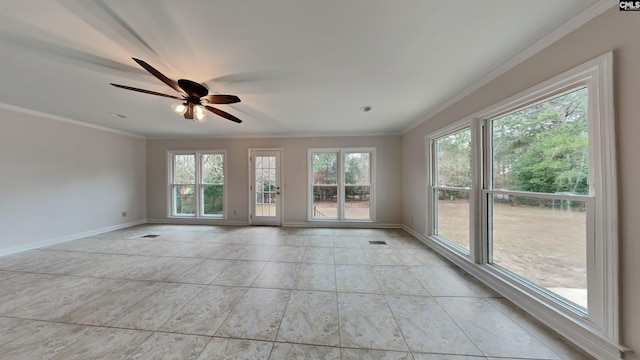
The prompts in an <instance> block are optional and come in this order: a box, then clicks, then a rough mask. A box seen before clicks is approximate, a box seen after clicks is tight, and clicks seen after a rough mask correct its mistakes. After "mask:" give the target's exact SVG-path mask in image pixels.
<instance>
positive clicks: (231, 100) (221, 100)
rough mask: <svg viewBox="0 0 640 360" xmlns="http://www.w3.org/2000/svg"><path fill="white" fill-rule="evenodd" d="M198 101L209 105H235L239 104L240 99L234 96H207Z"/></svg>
mask: <svg viewBox="0 0 640 360" xmlns="http://www.w3.org/2000/svg"><path fill="white" fill-rule="evenodd" d="M200 100H201V101H204V102H207V103H209V104H235V103H239V102H240V98H239V97H237V96H235V95H207V96H203V97H202V98H201V99H200Z"/></svg>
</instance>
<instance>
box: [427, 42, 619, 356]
mask: <svg viewBox="0 0 640 360" xmlns="http://www.w3.org/2000/svg"><path fill="white" fill-rule="evenodd" d="M612 66H613V55H612V53H611V52H609V53H607V54H604V55H602V56H600V57H598V58H595V59H593V60H591V61H588V62H586V63H584V64H582V65H579V66H577V67H575V68H573V69H571V70H569V71H567V72H565V73H563V74H560V75H558V76H556V77H554V78H552V79H549V80H547V81H545V82H543V83H541V84H539V85H537V86H534V87H532V88H530V89H528V90H525V91H523V92H521V93H519V94H517V95H514V96H512V97H510V98H508V99H506V100H504V101H502V102H500V103H498V104H496V105H494V106H491V107H489V108H486V109H484V110H481V111H479V112H477V113H476V114H473V115H471V116H470V117H468V118H466V119H464V120H461V121H458V122H456V123H455V124H452V125H450V126H448V127H446V128H444V129H442V130H438V131H436V132H434V133H432V134H429V135H427V136H426V137H425V143H426V149H425V150H426V152H427V157H426V159H427V162H428V164H427V171H428V174H427V179H429V184H428V185H431V179H432V177H431V171H432V165H431V161H432V158H431V156H432V155H431V145H430V144H431V142H432V140H433V139H435V138H438V137H441V136H443V135H445V134H447V133H451V132H455V131H457V130H460V129H462V128H463V127H465V126H469V125H468V124H471V129H472V147H473V165H472V166H473V176H474V181H473V190H475V192H474V193H473V196H474V198H475V199H477V201H476V204H475V206H473V205H472V209H471V212H473V213H474V216H473V218H472V223H471V224H470V227H471V229H470V233H471V236H472V244H473V243H475V244H476V248H475V249H473V248H472V251H471V254H470V256H461V254H460V253H459V252H456V251H452V249H451V246H448V245H447V243H446V242H443V241H442V240H441V239H438V238H437V237H434V236H433V234H432V229H433V224H432V219H433V214H432V212H433V210H432V209H433V207H432V201H433V199H431V191H427V225H428V227H427V231H428V232H427V234H425V235H426V240H427V243H429V244H430V245H431V246H433V247H434V248H435V249H437V250H438V251H440V252H441V253H442V254H443V255H444V256H446V257H447V258H449V259H450V260H451V261H453V262H455V263H456V264H458V265H459V266H461V267H462V268H463V269H465V270H466V271H468V272H470V273H471V274H473V275H475V276H476V277H477V278H479V279H480V280H482V281H483V282H485V283H486V284H487V285H489V286H490V287H492V288H494V289H495V290H497V291H498V292H499V293H501V294H502V295H504V296H505V297H507V298H508V299H509V300H511V301H512V302H514V303H515V304H516V305H518V306H520V307H522V308H523V309H524V310H526V311H528V312H529V313H530V314H532V315H533V316H534V317H536V318H538V319H539V320H541V321H542V322H543V323H545V324H547V325H548V326H550V327H551V328H553V329H554V330H556V331H557V332H559V333H560V334H561V335H563V336H565V337H566V338H568V339H569V340H571V341H572V342H574V343H575V344H576V345H578V346H579V347H581V348H583V349H584V350H585V351H587V352H589V353H590V354H592V355H594V356H596V357H597V358H600V359H619V358H621V356H622V354H623V353H624V352H625V351H627V350H628V349H626V348H625V347H624V346H622V345H620V332H619V329H620V319H619V288H618V287H619V285H618V266H619V260H618V259H619V257H618V218H617V211H618V205H617V195H618V192H617V180H616V149H615V124H614V111H613V109H614V106H613V71H612ZM580 85H586V86H588V88H589V114H588V116H589V125H588V126H589V134H599V136H590V137H589V158H590V161H591V163H590V169H593V170H592V171H590V174H589V176H590V179H589V182H590V184H591V186H592V191H593V193H592V195H595V199H594V206H595V211H594V219H592V222H591V224H595V228H589V229H588V231H592V230H593V232H594V234H595V236H594V239H593V242H592V244H590V248H589V249H588V258H587V262H588V270H587V271H588V282H589V283H588V287H589V315H588V317H587V316H585V314H584V313H583V312H581V311H577V309H576V308H575V307H573V306H571V305H569V304H567V303H565V302H563V301H560V300H558V298H557V297H554V296H550V295H549V294H548V293H547V292H541V291H539V290H538V289H537V288H535V287H531V286H528V285H527V284H526V283H523V282H522V281H521V280H520V279H519V278H517V277H514V276H512V275H511V274H508V273H506V272H505V271H501V269H499V268H498V267H496V266H493V265H491V264H488V263H487V258H486V254H487V248H486V247H487V242H486V234H485V233H486V231H485V230H484V229H483V224H484V223H486V222H487V214H486V211H482V205H481V203H482V201H481V199H482V195H481V191H480V189H481V185H482V176H483V174H482V168H481V167H482V165H481V164H482V160H483V158H482V157H483V154H486V152H487V151H488V150H487V149H483V148H482V146H483V144H484V142H483V139H482V131H481V129H482V123H483V121H484V119H490V118H495V117H497V116H499V115H501V114H505V113H508V112H510V111H512V110H513V109H514V108H521V107H524V106H526V105H530V104H534V103H536V102H537V101H540V100H543V99H548V98H549V97H552V96H553V95H554V94H561V93H562V92H563V91H566V90H567V89H569V88H572V87H576V86H580ZM485 146H486V145H485ZM429 188H430V186H429ZM474 221H475V223H474ZM478 235H482V236H478Z"/></svg>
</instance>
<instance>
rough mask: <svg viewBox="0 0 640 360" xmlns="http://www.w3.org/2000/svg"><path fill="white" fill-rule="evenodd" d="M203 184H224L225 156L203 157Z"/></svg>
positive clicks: (206, 155)
mask: <svg viewBox="0 0 640 360" xmlns="http://www.w3.org/2000/svg"><path fill="white" fill-rule="evenodd" d="M202 183H203V184H224V155H222V154H203V155H202Z"/></svg>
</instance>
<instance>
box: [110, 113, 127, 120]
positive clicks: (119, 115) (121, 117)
mask: <svg viewBox="0 0 640 360" xmlns="http://www.w3.org/2000/svg"><path fill="white" fill-rule="evenodd" d="M109 115H111V116H113V117H116V118H120V119H124V118H126V116H124V115H122V114H117V113H109Z"/></svg>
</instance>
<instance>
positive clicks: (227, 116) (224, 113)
mask: <svg viewBox="0 0 640 360" xmlns="http://www.w3.org/2000/svg"><path fill="white" fill-rule="evenodd" d="M204 107H206V108H207V110H209V111H211V112H212V113H214V114H216V115H218V116H222V117H223V118H225V119H228V120H231V121H233V122H237V123H238V124H239V123H241V122H242V120H240V119H238V118H237V117H235V116H233V115H231V114H229V113H228V112H224V111H222V110H220V109H216V108H214V107H212V106H207V105H205V106H204Z"/></svg>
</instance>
